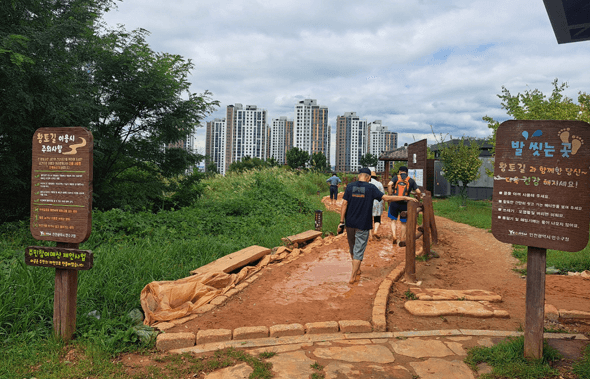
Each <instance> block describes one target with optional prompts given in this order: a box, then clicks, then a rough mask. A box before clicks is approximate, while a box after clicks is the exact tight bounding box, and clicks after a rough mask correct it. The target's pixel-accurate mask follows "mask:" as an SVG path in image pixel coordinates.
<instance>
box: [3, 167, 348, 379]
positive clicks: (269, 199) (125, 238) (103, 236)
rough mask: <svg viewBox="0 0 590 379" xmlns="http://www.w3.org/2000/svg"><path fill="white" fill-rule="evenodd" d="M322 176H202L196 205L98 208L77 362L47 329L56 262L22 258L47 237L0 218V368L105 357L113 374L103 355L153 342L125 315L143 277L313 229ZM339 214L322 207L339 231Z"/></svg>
mask: <svg viewBox="0 0 590 379" xmlns="http://www.w3.org/2000/svg"><path fill="white" fill-rule="evenodd" d="M325 181H326V176H325V175H321V174H314V173H294V172H289V171H285V170H282V169H278V168H276V169H270V170H265V171H261V172H250V173H246V174H240V175H233V176H232V175H228V176H226V177H225V178H224V177H220V176H218V177H214V178H211V179H208V180H206V181H205V182H204V185H205V187H206V191H205V195H204V196H203V197H202V198H201V199H200V200H199V201H198V202H197V203H196V204H195V205H194V206H192V207H187V208H182V209H178V210H175V211H163V212H160V213H157V214H153V213H148V212H145V213H134V214H133V213H127V212H123V211H121V210H111V211H108V212H94V213H93V229H92V234H91V237H90V239H89V240H88V241H87V242H85V243H83V244H81V245H80V248H81V249H87V250H92V251H93V253H94V257H95V258H94V267H93V268H92V269H91V270H88V271H83V272H80V274H79V283H78V313H77V331H76V335H75V337H76V342H75V344H76V346H77V349H78V350H79V351H80V352H82V356H84V357H85V359H86V361H82V362H87V363H85V364H82V363H81V364H78V365H76V367H77V369H76V370H75V371H72V367H70V366H68V364H64V363H60V354H61V355H65V353H66V351H65V350H67V349H68V347H65V346H63V345H62V344H60V342H59V341H54V340H53V339H52V338H51V334H52V317H53V287H54V286H53V281H54V276H55V274H54V270H53V269H50V268H45V267H32V266H27V265H25V264H24V248H25V247H26V246H32V245H44V244H45V243H42V242H41V241H36V240H34V239H32V238H31V237H30V232H29V230H28V223H26V222H22V223H13V224H3V225H1V226H0V293H2V294H3V296H2V297H0V350H2V351H3V352H4V354H2V355H1V356H0V378H23V377H32V376H35V377H37V378H79V377H86V376H93V375H94V374H92V372H94V371H95V370H97V369H98V367H103V366H102V363H104V367H105V368H102V369H100V370H102V371H103V373H102V374H101V375H103V376H104V377H114V376H116V375H118V374H116V372H114V371H113V372H110V371H109V370H115V371H116V367H113V366H112V365H110V364H108V362H109V357H112V356H114V355H116V354H117V353H120V352H123V351H129V350H137V349H141V348H149V347H150V346H152V345H153V341H150V338H149V336H150V335H149V333H148V332H149V331H146V330H142V329H141V328H138V326H137V325H136V321H134V319H133V317H130V316H129V314H130V313H131V314H133V312H134V311H135V312H137V310H138V309H141V308H140V303H139V293H140V291H141V290H142V289H143V287H144V286H145V285H146V284H148V283H150V282H152V281H160V280H174V279H179V278H183V277H186V276H188V275H189V271H190V270H193V269H195V268H197V267H200V266H202V265H204V264H207V263H209V262H211V261H213V260H215V259H217V258H219V257H221V256H224V255H226V254H229V253H232V252H234V251H237V250H240V249H243V248H245V247H248V246H251V245H261V246H265V247H269V248H272V247H275V246H280V245H282V242H281V238H282V237H285V236H289V235H292V234H296V233H300V232H302V231H305V230H309V229H313V228H314V215H315V210H317V209H320V210H323V209H324V206H323V204H322V203H321V201H320V197H319V196H317V191H318V190H319V191H321V195H327V194H328V185H327V183H326V182H325ZM338 220H339V216H338V215H337V214H335V213H332V212H325V213H324V230H325V231H335V230H336V227H337V224H338ZM50 244H51V243H48V245H50ZM39 362H44V363H42V364H39ZM101 362H102V363H101ZM106 367H109V368H108V369H106ZM104 370H107V371H104ZM70 371H71V372H70Z"/></svg>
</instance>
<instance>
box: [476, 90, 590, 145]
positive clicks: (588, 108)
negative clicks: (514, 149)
mask: <svg viewBox="0 0 590 379" xmlns="http://www.w3.org/2000/svg"><path fill="white" fill-rule="evenodd" d="M552 85H553V90H552V92H551V95H549V97H547V96H546V95H545V94H543V92H541V91H539V90H538V89H534V90H526V91H525V92H524V93H520V92H519V93H517V94H516V95H512V94H511V93H510V91H509V90H508V89H507V88H506V87H504V86H502V94H500V95H498V97H499V98H500V99H501V104H502V109H506V113H507V114H508V116H511V117H512V118H513V119H514V120H581V121H586V122H590V95H588V94H586V93H585V92H579V93H578V104H576V103H574V101H573V100H572V99H571V98H569V97H567V96H565V95H564V94H563V91H565V89H566V88H568V84H567V83H565V82H564V83H561V84H559V80H558V79H555V80H553V82H552ZM483 120H484V121H486V122H487V123H488V127H489V128H490V129H491V130H492V137H491V139H490V142H491V144H492V145H493V146H494V148H495V146H496V131H497V130H498V127H499V126H500V122H498V121H496V120H494V119H493V118H492V117H489V116H484V117H483Z"/></svg>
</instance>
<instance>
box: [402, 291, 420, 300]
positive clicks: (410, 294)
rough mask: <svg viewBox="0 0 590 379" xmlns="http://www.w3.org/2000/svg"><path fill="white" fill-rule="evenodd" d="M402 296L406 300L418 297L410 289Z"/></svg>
mask: <svg viewBox="0 0 590 379" xmlns="http://www.w3.org/2000/svg"><path fill="white" fill-rule="evenodd" d="M404 296H405V297H406V299H408V300H418V298H417V297H416V294H415V293H413V292H412V291H410V290H407V291H406V292H404Z"/></svg>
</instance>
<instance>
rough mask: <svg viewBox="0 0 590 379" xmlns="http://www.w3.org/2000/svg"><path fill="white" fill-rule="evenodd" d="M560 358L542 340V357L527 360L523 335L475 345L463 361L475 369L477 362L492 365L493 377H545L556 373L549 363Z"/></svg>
mask: <svg viewBox="0 0 590 379" xmlns="http://www.w3.org/2000/svg"><path fill="white" fill-rule="evenodd" d="M559 358H560V354H559V352H558V351H557V350H555V349H554V348H552V347H551V346H549V345H548V344H547V342H546V341H543V358H542V359H539V360H528V359H526V358H525V357H524V337H517V338H509V339H507V340H505V341H503V342H500V343H499V344H497V345H494V346H492V347H475V348H473V349H471V350H469V352H468V354H467V358H465V363H467V364H468V365H470V366H471V368H472V369H473V370H477V365H478V364H479V363H482V362H485V363H487V364H489V365H490V366H492V367H493V371H492V374H491V375H492V376H491V377H494V378H528V379H535V378H539V379H540V378H545V377H550V376H554V375H557V373H558V372H557V370H555V369H552V368H551V367H550V365H549V363H550V362H554V361H556V360H558V359H559Z"/></svg>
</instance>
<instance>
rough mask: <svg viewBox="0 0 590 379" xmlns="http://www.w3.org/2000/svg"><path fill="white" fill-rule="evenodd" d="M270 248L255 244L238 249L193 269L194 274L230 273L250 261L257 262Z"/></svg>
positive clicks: (268, 252)
mask: <svg viewBox="0 0 590 379" xmlns="http://www.w3.org/2000/svg"><path fill="white" fill-rule="evenodd" d="M270 251H271V250H270V249H268V248H266V247H262V246H257V245H253V246H250V247H247V248H245V249H242V250H239V251H236V252H235V253H231V254H228V255H226V256H224V257H221V258H219V259H217V260H215V261H213V262H211V263H209V264H206V265H204V266H201V267H199V268H197V269H195V270H192V271H191V274H192V275H197V274H203V273H205V272H225V273H230V272H232V271H234V270H236V269H238V268H241V267H244V266H246V265H248V264H249V263H252V262H255V261H257V260H259V259H260V258H262V257H264V256H265V255H267V254H270Z"/></svg>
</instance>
